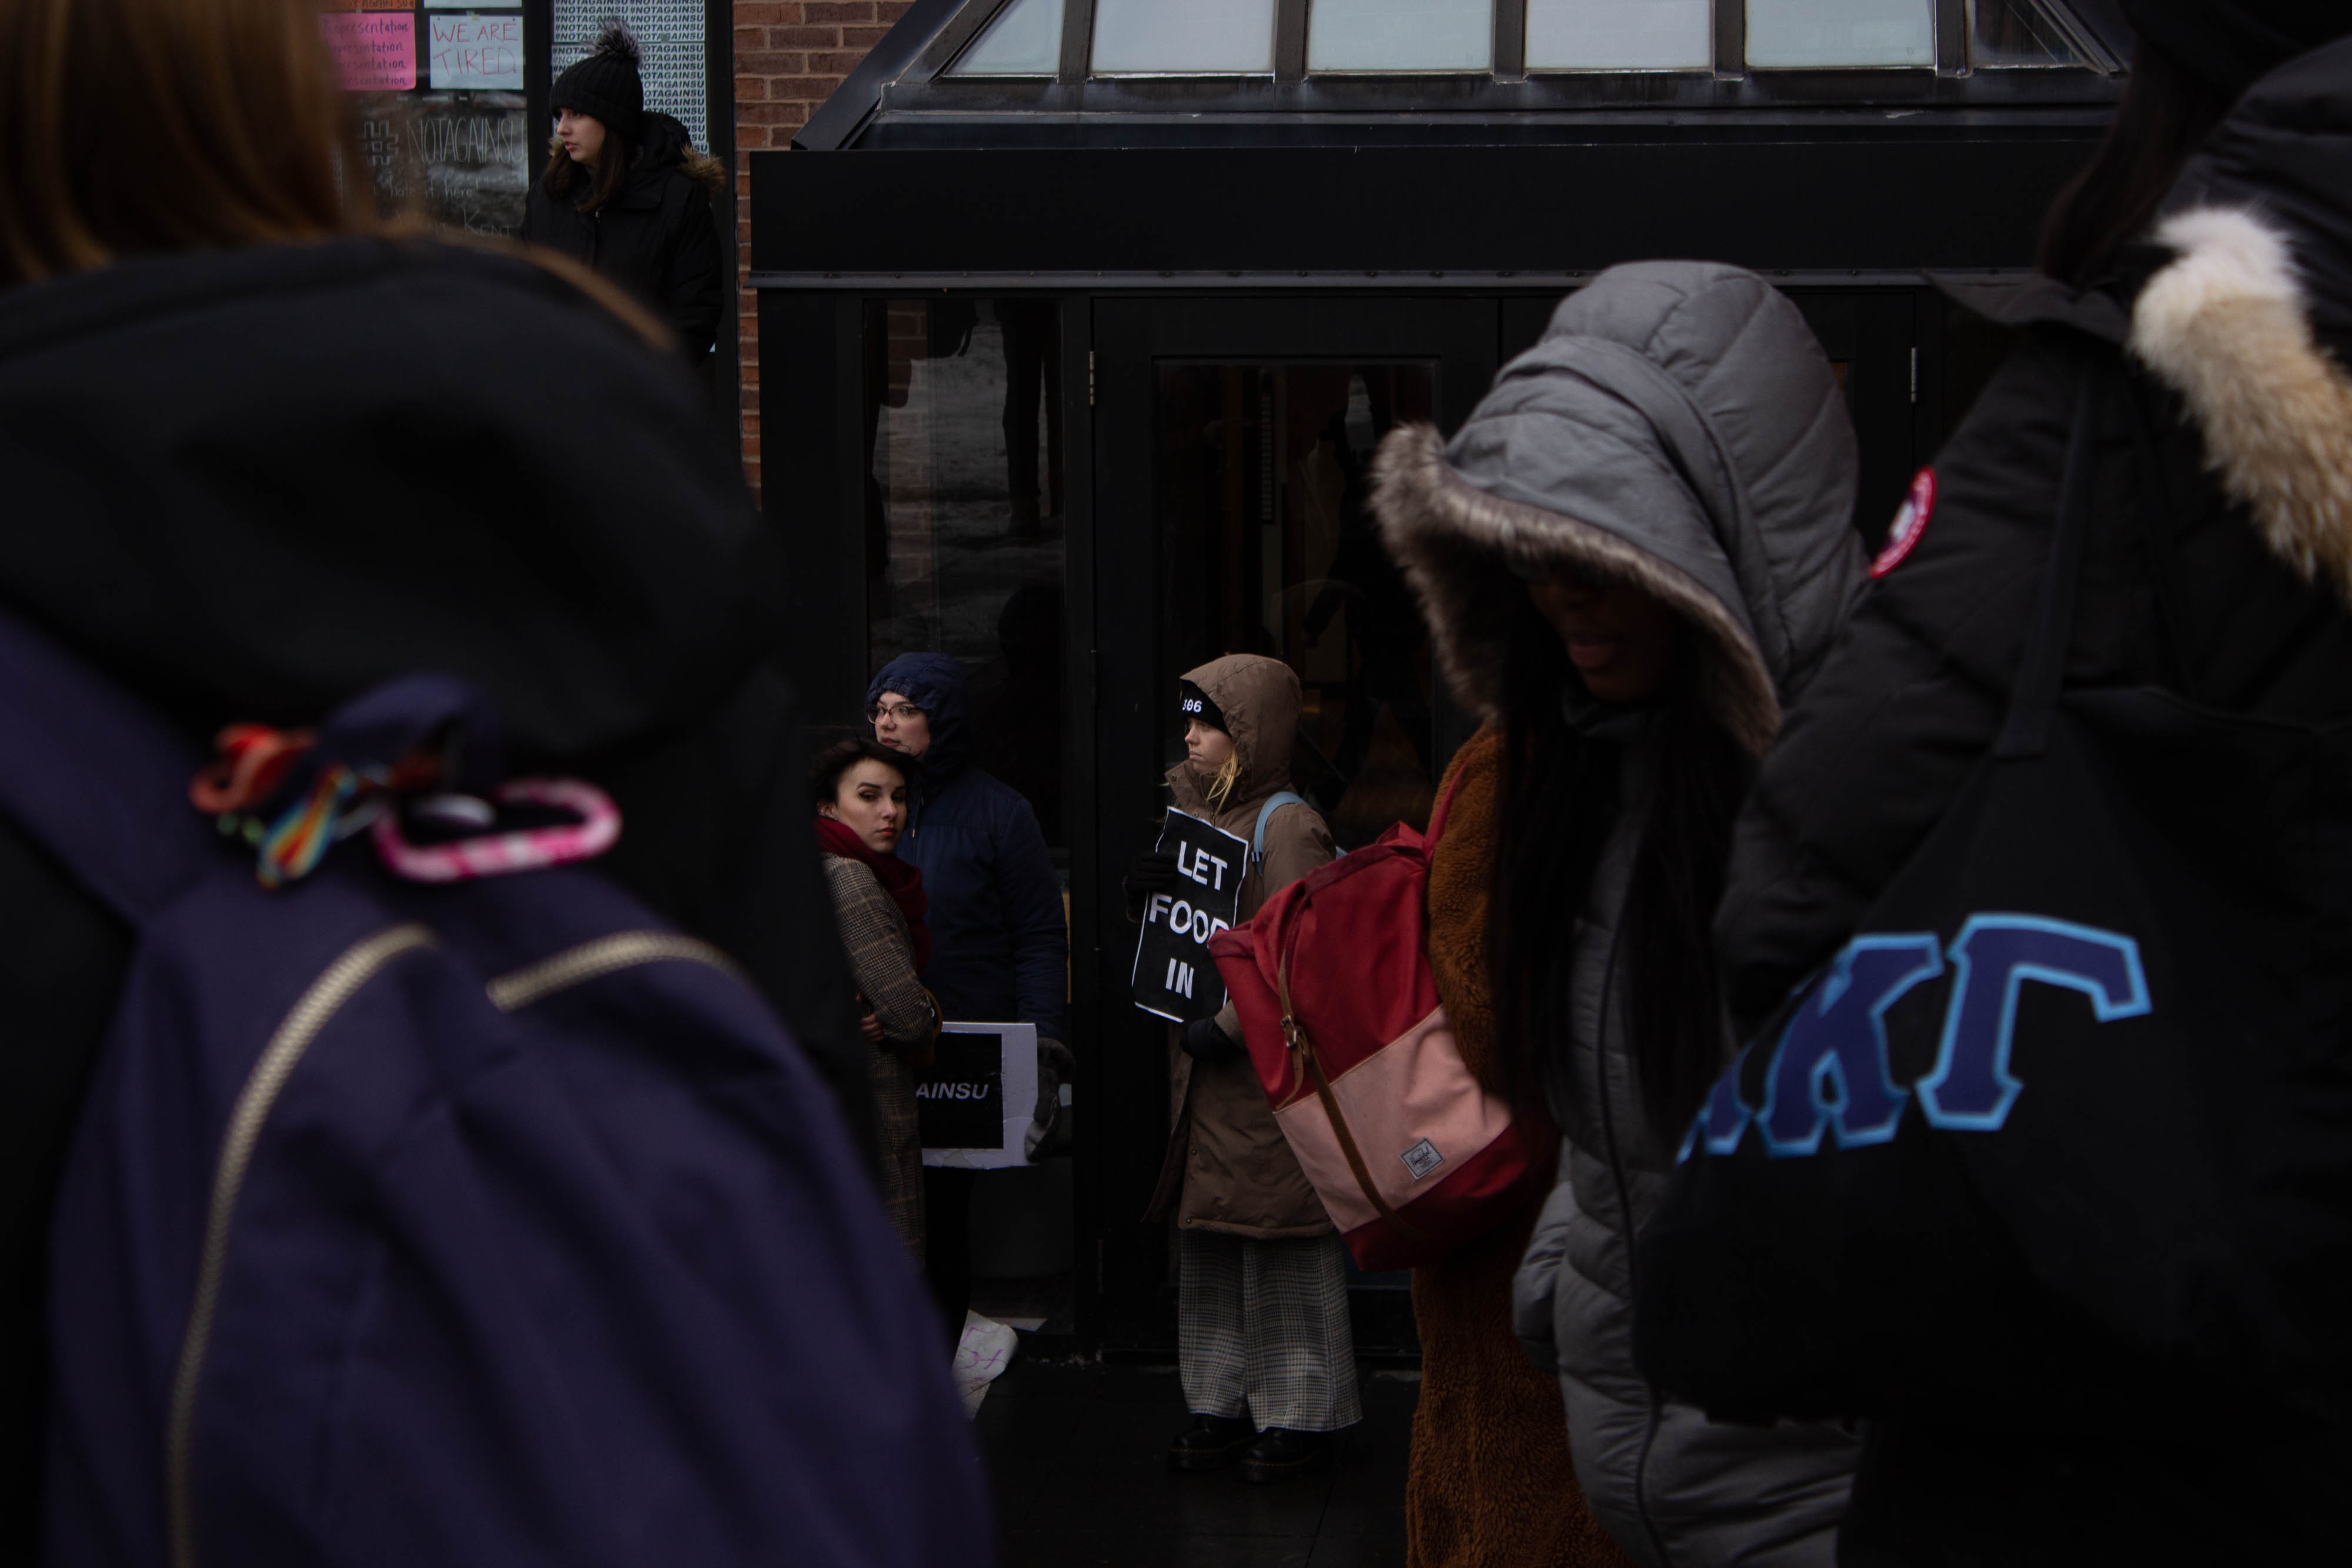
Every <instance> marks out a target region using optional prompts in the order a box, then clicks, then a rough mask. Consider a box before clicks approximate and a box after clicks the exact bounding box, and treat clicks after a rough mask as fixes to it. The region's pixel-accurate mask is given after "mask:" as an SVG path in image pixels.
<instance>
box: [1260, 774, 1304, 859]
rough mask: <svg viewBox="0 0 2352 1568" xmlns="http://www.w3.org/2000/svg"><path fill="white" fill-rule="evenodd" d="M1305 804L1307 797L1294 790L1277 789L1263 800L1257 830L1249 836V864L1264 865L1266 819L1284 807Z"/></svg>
mask: <svg viewBox="0 0 2352 1568" xmlns="http://www.w3.org/2000/svg"><path fill="white" fill-rule="evenodd" d="M1306 804H1307V797H1306V796H1304V795H1301V794H1299V793H1298V792H1297V790H1295V789H1277V790H1276V791H1275V792H1274V793H1273V794H1271V795H1268V796H1267V797H1266V798H1265V805H1263V806H1260V807H1259V808H1258V809H1257V828H1256V830H1255V831H1254V832H1252V833H1251V834H1250V864H1252V865H1264V864H1265V824H1266V819H1267V818H1269V817H1271V816H1273V815H1274V814H1275V813H1276V811H1278V810H1282V808H1283V807H1285V806H1304V805H1306Z"/></svg>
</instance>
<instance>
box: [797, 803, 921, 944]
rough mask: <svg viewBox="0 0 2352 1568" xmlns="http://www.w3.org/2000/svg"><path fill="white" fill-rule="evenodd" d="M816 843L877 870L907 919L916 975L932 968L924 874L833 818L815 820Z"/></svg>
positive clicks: (829, 852)
mask: <svg viewBox="0 0 2352 1568" xmlns="http://www.w3.org/2000/svg"><path fill="white" fill-rule="evenodd" d="M816 841H817V847H818V848H819V849H821V850H823V851H824V852H825V853H827V854H834V855H839V856H840V857H841V858H842V859H844V860H845V861H856V862H859V863H860V864H861V865H869V866H872V867H873V868H874V874H875V875H876V876H877V877H879V878H881V879H882V891H883V892H885V893H887V894H889V895H890V902H892V903H893V904H897V905H898V913H899V914H901V915H905V916H906V917H907V939H908V941H909V942H910V943H912V944H913V946H914V949H915V969H916V972H917V973H920V972H921V971H922V970H924V969H926V968H928V967H929V966H930V962H931V932H930V927H929V926H928V925H924V924H923V916H924V915H925V914H926V913H928V912H929V909H930V907H931V897H930V894H927V893H925V892H924V891H923V873H921V872H919V871H918V870H917V869H915V868H914V867H913V866H910V865H908V863H907V862H905V861H902V860H900V859H899V858H898V856H897V855H877V854H876V853H875V852H873V851H872V850H871V849H869V848H867V847H866V841H865V840H864V839H861V838H859V837H858V836H857V835H856V833H855V832H853V831H850V827H849V824H848V823H846V822H843V821H835V819H833V818H831V817H819V818H818V819H817V820H816Z"/></svg>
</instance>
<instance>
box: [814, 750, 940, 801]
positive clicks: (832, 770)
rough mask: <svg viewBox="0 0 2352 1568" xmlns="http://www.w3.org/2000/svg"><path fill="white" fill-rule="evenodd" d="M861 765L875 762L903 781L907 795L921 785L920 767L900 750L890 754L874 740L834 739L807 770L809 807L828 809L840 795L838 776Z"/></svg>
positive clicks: (921, 774) (891, 751)
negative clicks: (894, 773) (826, 807)
mask: <svg viewBox="0 0 2352 1568" xmlns="http://www.w3.org/2000/svg"><path fill="white" fill-rule="evenodd" d="M861 762H878V763H880V764H881V765H882V766H883V767H885V768H890V769H891V770H892V771H894V772H896V773H897V774H898V777H899V778H900V779H904V780H905V781H906V785H907V793H908V794H909V795H911V794H913V793H915V791H916V789H918V788H919V786H920V784H921V783H922V778H923V765H922V764H921V763H919V762H918V761H916V760H915V759H914V758H911V757H909V756H908V755H907V754H906V753H905V752H903V751H893V750H891V749H890V748H889V747H887V746H885V745H883V744H882V743H881V742H880V741H878V740H867V739H865V738H864V737H851V738H849V739H847V740H836V741H835V742H834V743H833V744H832V745H831V746H828V747H825V748H824V750H823V751H820V752H818V753H817V754H816V761H815V762H814V764H812V765H811V767H810V768H809V804H810V805H812V806H831V805H834V804H836V803H837V801H838V800H839V797H840V795H841V776H842V775H843V774H845V773H846V772H848V771H849V770H850V769H851V768H855V767H856V766H857V765H858V764H859V763H861Z"/></svg>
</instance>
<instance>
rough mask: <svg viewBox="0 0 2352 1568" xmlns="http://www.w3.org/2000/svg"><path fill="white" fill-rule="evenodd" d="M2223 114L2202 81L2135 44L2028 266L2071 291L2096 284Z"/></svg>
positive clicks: (2225, 103) (2223, 104) (2143, 228)
mask: <svg viewBox="0 0 2352 1568" xmlns="http://www.w3.org/2000/svg"><path fill="white" fill-rule="evenodd" d="M2229 111H2230V100H2229V99H2225V98H2223V97H2222V96H2221V93H2220V92H2219V91H2217V90H2216V89H2213V88H2211V87H2209V86H2207V85H2206V83H2205V81H2204V80H2203V78H2200V77H2199V76H2197V75H2196V73H2194V72H2193V71H2189V70H2188V69H2186V68H2183V67H2182V66H2180V65H2179V63H2178V62H2177V61H2175V60H2174V59H2173V57H2171V56H2170V55H2168V54H2166V53H2165V52H2164V51H2163V50H2162V49H2159V48H2155V47H2151V46H2150V45H2149V44H2148V43H2147V41H2146V40H2142V41H2141V43H2140V46H2139V47H2138V48H2137V49H2136V50H2134V51H2133V54H2132V71H2131V81H2130V84H2129V85H2128V86H2127V87H2126V88H2125V89H2124V96H2123V101H2122V102H2121V103H2118V104H2117V105H2116V117H2115V119H2113V120H2110V121H2108V122H2107V134H2106V137H2105V140H2104V141H2101V142H2100V143H2099V149H2098V151H2097V152H2094V153H2093V154H2092V155H2091V161H2090V162H2088V163H2086V164H2084V166H2083V170H2082V172H2080V173H2078V174H2076V175H2075V176H2074V179H2072V180H2070V181H2068V182H2067V183H2066V188H2065V189H2064V190H2063V191H2060V192H2059V193H2058V195H2057V198H2056V200H2054V201H2053V202H2052V203H2051V204H2050V213H2049V215H2048V216H2047V217H2046V218H2044V219H2043V220H2042V245H2041V250H2040V254H2039V255H2038V256H2036V257H2035V258H2034V259H2035V265H2036V266H2038V267H2041V269H2042V271H2043V272H2045V273H2047V274H2049V275H2050V276H2051V277H2055V278H2057V279H2059V280H2060V281H2062V282H2064V283H2070V284H2072V285H2074V287H2077V288H2087V287H2090V286H2091V285H2092V284H2094V283H2095V282H2097V281H2098V280H2099V278H2100V277H2103V276H2104V275H2105V273H2106V272H2107V270H2108V269H2109V268H2110V267H2114V266H2115V264H2116V257H2117V256H2119V255H2120V254H2121V253H2122V251H2123V248H2124V246H2127V245H2129V244H2130V243H2131V242H2132V241H2134V240H2136V239H2137V238H2139V237H2140V235H2143V234H2144V233H2146V232H2147V226H2148V225H2149V224H2151V223H2153V222H2154V221H2155V219H2156V210H2157V208H2158V207H2159V206H2161V205H2163V204H2164V198H2165V197H2166V196H2167V195H2168V194H2170V193H2171V191H2172V186H2173V183H2174V182H2175V181H2177V180H2179V178H2180V171H2181V169H2182V168H2183V166H2185V165H2186V164H2187V163H2188V162H2189V154H2190V153H2192V152H2196V151H2197V147H2198V144H2199V143H2200V142H2201V141H2204V140H2205V138H2206V137H2207V136H2208V135H2209V134H2210V132H2211V131H2212V130H2213V128H2214V127H2215V126H2216V125H2219V124H2220V123H2221V118H2222V116H2223V115H2225V114H2227V113H2228V112H2229Z"/></svg>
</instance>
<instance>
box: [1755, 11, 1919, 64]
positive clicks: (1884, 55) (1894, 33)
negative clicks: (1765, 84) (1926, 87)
mask: <svg viewBox="0 0 2352 1568" xmlns="http://www.w3.org/2000/svg"><path fill="white" fill-rule="evenodd" d="M1935 63H1936V18H1935V7H1934V4H1933V0H1748V64H1749V65H1751V66H1757V67H1761V68H1799V67H1822V68H1827V67H1838V66H1931V67H1932V66H1933V65H1934V64H1935Z"/></svg>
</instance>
